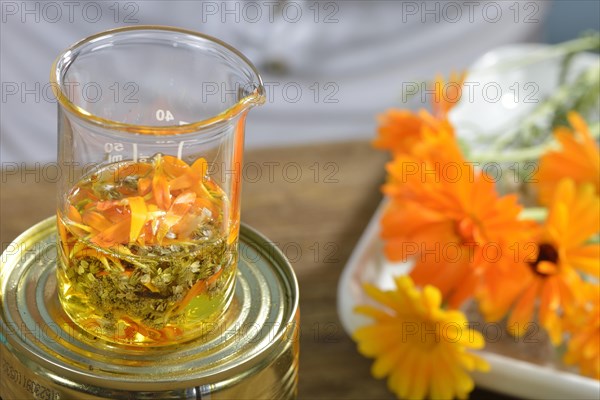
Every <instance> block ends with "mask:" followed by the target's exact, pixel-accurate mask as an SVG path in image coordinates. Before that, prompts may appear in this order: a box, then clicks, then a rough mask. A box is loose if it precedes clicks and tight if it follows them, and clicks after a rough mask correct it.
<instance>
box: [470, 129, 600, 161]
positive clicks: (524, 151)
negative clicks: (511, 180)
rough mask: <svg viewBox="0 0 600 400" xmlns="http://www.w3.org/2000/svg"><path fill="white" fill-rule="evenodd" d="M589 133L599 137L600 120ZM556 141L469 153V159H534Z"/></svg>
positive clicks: (552, 146) (553, 146)
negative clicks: (504, 149) (499, 150)
mask: <svg viewBox="0 0 600 400" xmlns="http://www.w3.org/2000/svg"><path fill="white" fill-rule="evenodd" d="M590 133H591V135H592V137H593V138H594V139H596V138H598V137H600V122H596V123H594V124H592V125H590ZM556 146H557V143H556V141H555V140H554V139H550V140H548V141H546V142H544V143H542V144H540V145H538V146H532V147H526V148H521V149H513V150H508V151H502V152H495V151H490V152H485V153H475V154H471V155H469V160H470V161H473V162H492V161H494V162H511V161H513V162H518V161H529V160H536V159H538V158H540V157H541V156H542V154H544V153H545V152H546V151H548V150H549V149H552V148H556Z"/></svg>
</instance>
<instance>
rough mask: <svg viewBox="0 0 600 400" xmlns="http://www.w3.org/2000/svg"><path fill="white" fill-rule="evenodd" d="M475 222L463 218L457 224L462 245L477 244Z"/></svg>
mask: <svg viewBox="0 0 600 400" xmlns="http://www.w3.org/2000/svg"><path fill="white" fill-rule="evenodd" d="M476 227H477V226H476V225H475V222H474V221H473V220H472V219H471V218H463V219H461V220H460V221H457V222H456V226H455V231H456V233H457V234H458V236H459V237H460V239H461V241H462V244H472V243H475V229H476Z"/></svg>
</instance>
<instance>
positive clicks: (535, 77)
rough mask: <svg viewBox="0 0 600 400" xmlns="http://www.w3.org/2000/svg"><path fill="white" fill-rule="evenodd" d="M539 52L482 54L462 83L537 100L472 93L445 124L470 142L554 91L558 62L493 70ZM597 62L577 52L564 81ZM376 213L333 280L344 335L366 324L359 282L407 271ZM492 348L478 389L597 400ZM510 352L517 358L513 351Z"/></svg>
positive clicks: (535, 48)
mask: <svg viewBox="0 0 600 400" xmlns="http://www.w3.org/2000/svg"><path fill="white" fill-rule="evenodd" d="M540 51H542V52H544V51H545V52H546V53H547V52H548V51H550V52H552V51H553V50H552V48H549V47H548V46H547V45H541V44H520V45H511V46H504V47H501V48H498V49H495V50H492V51H490V52H489V53H487V54H485V55H484V56H482V57H481V58H480V59H479V60H477V61H476V62H475V63H474V64H473V65H472V66H471V67H470V68H469V74H468V76H467V78H466V80H467V81H471V82H479V83H481V85H483V84H486V83H489V82H492V83H494V84H495V85H497V86H498V87H500V88H501V90H502V92H503V93H504V94H510V93H511V90H512V89H511V88H514V87H515V86H514V85H515V83H518V87H520V88H522V89H527V88H529V89H531V87H532V86H531V85H532V84H533V85H535V86H534V89H536V90H537V92H536V96H537V97H535V98H534V99H533V100H534V101H533V102H532V101H525V100H526V99H525V98H524V96H521V97H520V98H519V99H517V98H515V97H514V96H513V100H515V101H504V99H505V98H504V97H503V98H502V101H498V102H495V103H494V102H489V101H487V102H486V101H485V99H482V98H481V97H482V93H480V92H479V91H475V96H474V97H473V98H471V99H468V101H461V102H460V103H459V104H458V105H457V106H456V107H455V108H454V109H453V110H452V111H451V113H450V120H451V122H452V124H453V125H454V126H455V128H456V132H457V135H458V136H459V137H461V138H462V139H464V140H466V141H471V140H472V139H473V138H474V135H475V134H476V133H477V132H479V133H480V132H484V131H487V132H490V134H491V133H492V132H497V131H502V130H505V129H510V128H511V127H514V126H515V124H516V123H517V122H518V121H519V120H520V119H522V118H523V116H525V115H527V114H528V113H530V112H531V111H532V110H533V109H534V108H535V107H536V106H537V105H538V104H537V101H535V100H538V99H541V98H543V97H545V96H547V95H549V94H550V93H553V91H554V90H556V88H557V84H558V80H557V77H558V71H559V70H560V68H559V67H560V62H561V61H560V59H559V58H552V57H550V58H548V57H545V58H544V61H543V62H539V63H536V64H533V65H529V66H528V67H527V68H517V69H508V70H506V69H503V68H502V67H501V68H497V67H498V66H500V64H502V63H503V62H505V61H508V60H510V59H513V60H518V59H521V58H524V57H528V56H529V55H531V54H534V53H535V55H536V56H538V55H539V54H540V53H539V52H540ZM599 64H600V57H599V56H598V55H597V54H590V53H585V54H579V55H578V56H577V57H575V59H574V60H573V65H572V69H571V71H570V74H568V77H569V79H573V78H574V77H575V76H577V74H578V73H579V72H581V71H582V70H583V69H585V68H587V67H590V66H592V65H599ZM528 85H529V86H528ZM522 94H523V93H522ZM509 97H510V96H509ZM508 100H511V99H510V98H509V99H508ZM517 100H518V101H517ZM530 100H531V99H530ZM476 150H479V149H476ZM483 150H485V149H483ZM382 210H383V205H381V206H380V207H379V209H378V211H377V212H376V213H375V215H374V216H373V218H372V220H371V222H370V223H369V225H368V226H367V229H366V230H365V232H364V234H363V236H362V237H361V239H360V241H359V242H358V245H357V246H356V248H355V250H354V252H353V253H352V256H351V257H350V259H349V261H348V264H347V265H346V267H345V269H344V271H343V273H342V276H341V279H340V282H339V286H338V313H339V316H340V319H341V321H342V325H343V327H344V329H345V330H346V332H348V333H349V334H350V333H352V332H353V331H354V330H355V329H356V328H358V327H359V326H361V325H364V324H367V323H368V322H369V320H368V319H366V318H365V317H362V316H360V315H357V314H355V313H354V312H353V309H354V307H355V306H356V305H358V304H363V303H364V302H366V301H368V300H367V297H366V295H365V293H364V292H363V289H362V283H363V282H370V283H372V284H374V285H376V286H378V287H380V288H381V289H390V288H392V287H393V280H392V277H393V276H396V275H399V274H405V273H407V272H408V271H409V269H410V265H408V264H398V263H396V264H393V263H390V262H388V261H387V260H385V258H384V257H383V254H382V243H381V241H380V239H379V221H380V218H381V212H382ZM493 348H494V346H493V345H490V346H488V347H487V350H486V351H481V352H480V354H481V355H482V356H483V357H484V358H485V359H486V360H487V361H488V362H489V363H490V365H491V371H490V372H489V373H475V374H473V377H474V379H475V382H476V384H477V385H478V386H480V387H484V388H487V389H491V390H495V391H498V392H502V393H506V394H509V395H513V396H520V397H527V398H536V399H539V398H548V399H550V398H552V399H596V400H598V399H600V382H598V381H596V380H594V379H590V378H586V377H582V376H580V375H577V374H576V373H572V372H569V371H565V370H562V369H564V366H561V365H560V364H559V363H556V362H554V363H553V364H550V363H548V364H547V365H540V364H534V363H532V362H526V361H522V360H519V359H516V358H511V357H507V356H505V355H501V354H498V353H493V352H492V351H490V349H493ZM522 349H523V347H521V350H522ZM513 354H515V353H513ZM516 354H517V355H518V356H521V355H520V354H519V353H518V352H517V353H516ZM521 358H522V357H521Z"/></svg>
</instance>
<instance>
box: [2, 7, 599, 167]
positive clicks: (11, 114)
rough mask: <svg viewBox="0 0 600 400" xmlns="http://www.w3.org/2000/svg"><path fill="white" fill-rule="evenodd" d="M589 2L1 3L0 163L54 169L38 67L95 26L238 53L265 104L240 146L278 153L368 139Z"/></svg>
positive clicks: (568, 25) (575, 28)
mask: <svg viewBox="0 0 600 400" xmlns="http://www.w3.org/2000/svg"><path fill="white" fill-rule="evenodd" d="M598 4H599V2H597V1H566V0H565V1H475V2H473V1H470V2H469V1H314V0H311V1H303V0H288V1H250V2H244V1H166V0H157V1H114V0H111V1H70V2H69V1H56V2H48V1H45V2H44V1H25V2H23V1H5V0H3V1H2V2H1V7H2V21H1V25H0V37H1V50H2V51H1V53H0V54H1V56H0V58H1V60H0V61H1V64H0V66H1V69H0V79H1V82H2V98H1V103H0V107H1V108H0V129H1V141H0V148H1V154H0V158H1V160H0V161H2V162H48V161H54V160H55V157H56V103H55V101H54V99H53V97H52V95H51V90H50V89H49V86H48V77H49V73H50V66H51V64H52V61H53V60H54V58H55V57H56V56H57V55H58V54H59V52H61V51H62V50H63V49H65V48H66V47H68V46H70V45H71V44H73V43H74V42H76V41H78V40H80V39H82V38H84V37H86V36H89V35H91V34H94V33H97V32H100V31H103V30H106V29H110V28H116V27H119V26H126V25H139V24H157V25H172V26H179V27H183V28H187V29H192V30H196V31H200V32H203V33H206V34H209V35H213V36H216V37H218V38H220V39H222V40H224V41H226V42H228V43H230V44H231V45H233V46H234V47H236V48H238V49H239V50H241V51H242V52H243V53H244V54H246V55H247V56H248V57H249V58H250V59H251V60H252V61H253V62H254V63H255V65H256V66H257V67H258V69H259V70H260V71H261V73H262V76H263V79H264V81H265V85H266V87H267V95H268V96H269V100H268V103H267V104H266V105H265V106H263V107H260V108H258V109H256V110H253V111H252V112H251V113H250V116H249V120H248V127H247V131H246V132H247V136H246V144H247V146H249V147H256V146H280V145H290V144H297V143H307V142H315V141H334V140H348V139H355V138H363V139H370V138H372V137H373V135H374V129H375V116H376V115H377V114H378V113H380V112H382V111H384V110H385V109H386V108H389V107H393V106H399V105H401V100H402V96H401V92H402V87H403V85H405V84H407V83H411V82H420V81H423V80H428V79H431V78H432V77H433V76H434V74H436V73H438V72H440V73H448V72H449V71H451V70H460V69H464V68H466V67H467V66H468V65H469V64H470V63H472V62H473V61H474V60H475V59H476V58H478V57H479V56H481V55H482V54H483V53H485V52H486V51H487V50H490V49H492V48H494V47H497V46H501V45H503V44H509V43H517V42H527V41H538V42H539V41H542V42H558V41H562V40H566V39H569V38H572V37H576V36H577V35H578V34H579V32H580V31H582V30H584V29H586V28H595V29H598V24H599V21H598V15H599V12H600V11H599V9H598ZM404 106H406V104H405V105H404ZM409 106H413V107H418V106H421V104H409Z"/></svg>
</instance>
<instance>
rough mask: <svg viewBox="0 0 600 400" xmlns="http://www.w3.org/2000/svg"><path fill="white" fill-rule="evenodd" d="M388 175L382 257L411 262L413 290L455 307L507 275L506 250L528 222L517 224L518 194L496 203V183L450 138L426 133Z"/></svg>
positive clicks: (508, 254) (508, 260) (390, 167)
mask: <svg viewBox="0 0 600 400" xmlns="http://www.w3.org/2000/svg"><path fill="white" fill-rule="evenodd" d="M388 172H389V175H390V178H389V182H388V184H386V185H385V186H384V188H383V191H384V193H385V194H387V195H388V196H389V197H391V199H392V201H391V203H390V205H389V207H388V208H387V210H386V211H385V213H384V216H383V219H382V238H383V239H384V241H385V247H384V251H385V254H386V256H387V258H388V259H390V260H393V261H399V260H402V261H404V260H410V259H413V260H414V261H415V265H414V267H413V270H412V271H411V277H412V278H413V279H414V281H415V283H416V284H418V285H426V284H430V285H433V286H436V287H437V288H438V289H440V291H441V292H442V294H443V296H444V298H445V299H446V300H447V301H449V304H450V306H451V307H458V306H459V305H460V304H461V303H462V302H463V301H464V300H466V299H467V298H468V297H470V296H472V295H474V294H476V293H477V292H479V291H481V290H483V287H485V286H486V285H488V281H489V282H490V284H493V283H494V280H493V277H494V274H497V273H498V272H497V271H502V272H505V273H507V274H508V273H511V272H512V266H513V265H514V264H515V260H514V257H513V256H512V252H511V251H510V250H509V248H510V246H511V245H512V244H513V243H515V242H516V241H519V240H522V239H524V238H526V237H527V236H526V232H527V229H528V228H529V227H530V226H531V223H530V222H528V221H520V220H519V219H518V216H519V214H520V212H521V209H522V208H521V206H520V205H519V204H518V203H517V198H516V196H514V195H511V196H504V197H499V196H498V194H497V193H496V190H495V187H494V181H493V179H491V178H489V177H487V176H486V175H485V174H483V173H482V172H479V171H476V170H475V169H474V168H473V166H472V165H471V164H469V163H468V162H466V161H465V160H464V158H463V156H462V154H461V152H460V149H459V148H458V144H457V143H456V140H455V138H454V137H452V136H450V135H449V134H439V135H425V136H424V137H423V140H422V141H421V142H420V143H419V144H418V145H416V146H415V149H414V151H413V154H412V155H401V156H397V157H396V158H395V159H394V161H393V162H392V163H390V164H389V165H388ZM490 290H491V289H490Z"/></svg>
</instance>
